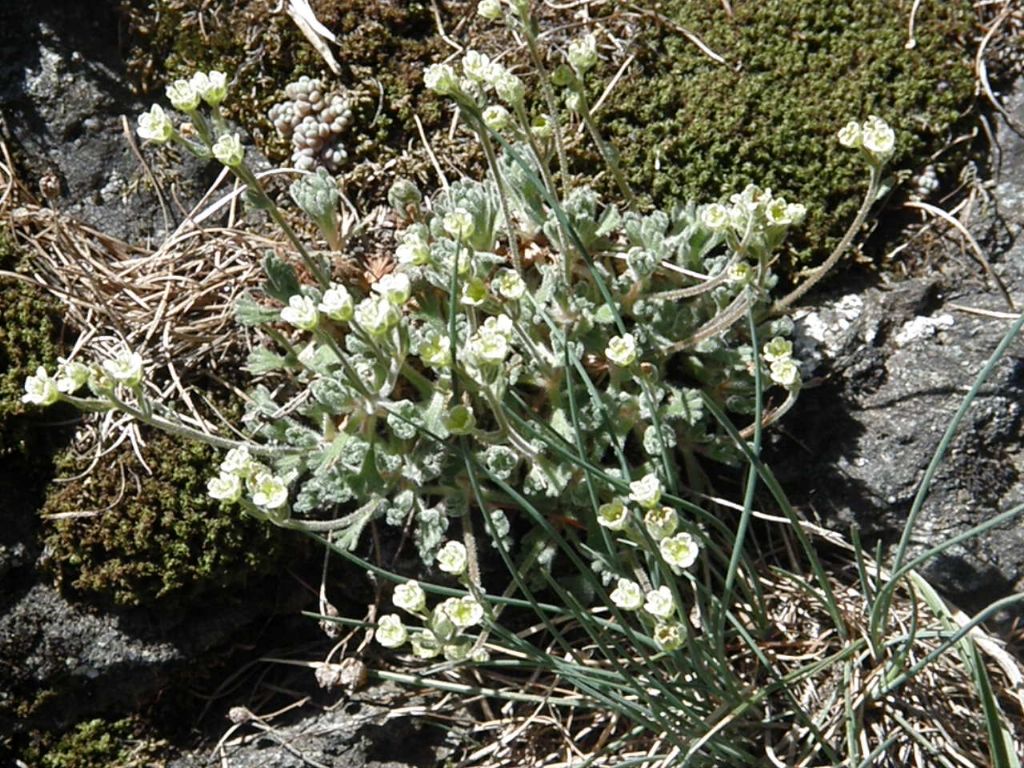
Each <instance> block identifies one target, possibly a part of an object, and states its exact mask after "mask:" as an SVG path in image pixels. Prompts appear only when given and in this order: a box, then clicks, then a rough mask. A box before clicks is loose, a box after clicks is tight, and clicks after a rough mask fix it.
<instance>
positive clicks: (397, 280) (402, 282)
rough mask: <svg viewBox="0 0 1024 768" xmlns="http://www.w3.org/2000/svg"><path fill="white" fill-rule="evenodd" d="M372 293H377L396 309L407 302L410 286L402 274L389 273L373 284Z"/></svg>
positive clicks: (405, 276) (407, 279)
mask: <svg viewBox="0 0 1024 768" xmlns="http://www.w3.org/2000/svg"><path fill="white" fill-rule="evenodd" d="M372 287H373V291H374V292H375V293H379V294H380V295H381V296H383V297H384V298H385V299H387V300H388V301H390V302H391V303H392V304H394V305H395V306H396V307H401V306H402V305H404V304H405V302H407V301H408V300H409V296H410V294H411V293H412V284H411V283H410V282H409V276H408V275H407V274H405V273H404V272H391V273H389V274H387V275H384V277H382V278H381V279H380V280H378V281H377V282H376V283H374V284H373V286H372Z"/></svg>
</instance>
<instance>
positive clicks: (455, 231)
mask: <svg viewBox="0 0 1024 768" xmlns="http://www.w3.org/2000/svg"><path fill="white" fill-rule="evenodd" d="M441 226H442V227H443V228H444V231H445V232H447V233H448V234H449V235H451V236H452V237H453V238H455V239H456V240H460V241H462V242H465V241H466V240H468V239H469V238H471V237H472V236H473V232H474V230H475V229H476V224H475V223H474V222H473V214H471V213H470V212H469V211H467V210H466V209H465V208H456V209H455V210H454V211H452V212H451V213H446V214H445V216H444V218H443V219H442V220H441Z"/></svg>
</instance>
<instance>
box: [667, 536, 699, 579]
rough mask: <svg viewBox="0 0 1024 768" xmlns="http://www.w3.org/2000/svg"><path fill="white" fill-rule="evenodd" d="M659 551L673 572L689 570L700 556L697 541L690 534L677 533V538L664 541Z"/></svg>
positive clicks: (671, 537) (673, 537) (672, 537)
mask: <svg viewBox="0 0 1024 768" xmlns="http://www.w3.org/2000/svg"><path fill="white" fill-rule="evenodd" d="M658 549H659V550H660V551H661V556H662V557H663V558H665V562H666V563H668V564H669V565H670V566H672V570H673V571H675V570H676V569H679V570H683V569H685V568H689V567H690V566H691V565H693V564H694V563H695V562H697V555H698V554H700V547H699V546H697V540H696V539H695V538H693V536H691V535H690V534H688V533H677V534H676V535H675V536H670V537H668V538H666V539H662V540H661V543H660V544H659V545H658Z"/></svg>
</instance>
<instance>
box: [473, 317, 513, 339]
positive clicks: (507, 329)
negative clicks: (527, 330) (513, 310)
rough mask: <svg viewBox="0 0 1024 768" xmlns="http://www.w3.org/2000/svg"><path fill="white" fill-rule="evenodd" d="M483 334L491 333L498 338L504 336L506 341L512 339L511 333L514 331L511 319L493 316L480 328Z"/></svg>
mask: <svg viewBox="0 0 1024 768" xmlns="http://www.w3.org/2000/svg"><path fill="white" fill-rule="evenodd" d="M480 330H482V331H483V332H485V333H492V334H496V335H498V336H504V337H505V338H506V339H510V338H512V331H513V330H514V328H513V325H512V318H511V317H509V316H508V315H493V316H492V317H488V318H487V319H486V320H484V324H483V325H482V326H481V327H480Z"/></svg>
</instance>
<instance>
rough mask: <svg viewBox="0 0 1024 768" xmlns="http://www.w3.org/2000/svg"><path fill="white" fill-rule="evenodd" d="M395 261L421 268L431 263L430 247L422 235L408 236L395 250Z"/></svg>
mask: <svg viewBox="0 0 1024 768" xmlns="http://www.w3.org/2000/svg"><path fill="white" fill-rule="evenodd" d="M395 259H396V260H397V261H398V263H399V264H402V265H407V266H413V267H421V266H423V265H424V264H426V263H428V262H429V261H430V246H429V245H427V241H426V240H424V239H423V237H422V236H421V235H420V234H418V233H415V234H411V235H410V234H407V235H406V236H405V238H404V239H403V240H402V242H401V243H399V245H398V248H396V249H395Z"/></svg>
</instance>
